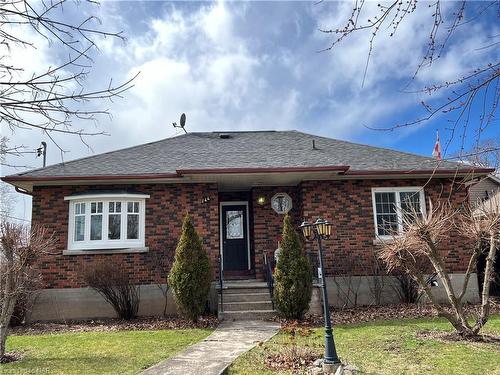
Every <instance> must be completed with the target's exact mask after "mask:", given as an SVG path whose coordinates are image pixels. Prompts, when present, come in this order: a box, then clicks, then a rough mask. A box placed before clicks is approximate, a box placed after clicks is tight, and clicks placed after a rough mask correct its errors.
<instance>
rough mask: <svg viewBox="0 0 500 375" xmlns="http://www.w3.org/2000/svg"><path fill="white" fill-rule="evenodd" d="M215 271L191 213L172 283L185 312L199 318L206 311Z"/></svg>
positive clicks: (175, 295)
mask: <svg viewBox="0 0 500 375" xmlns="http://www.w3.org/2000/svg"><path fill="white" fill-rule="evenodd" d="M211 281H212V270H211V268H210V261H209V259H208V254H207V252H206V251H205V249H204V248H203V245H202V242H201V239H200V237H199V236H198V233H196V229H195V228H194V225H193V222H192V220H191V218H190V216H189V215H186V217H185V218H184V222H183V223H182V234H181V238H180V239H179V243H178V244H177V249H175V258H174V264H173V266H172V269H171V270H170V274H169V275H168V284H169V285H170V286H171V288H172V292H173V294H174V299H175V302H176V303H177V306H178V307H179V309H180V311H181V313H182V314H183V315H184V316H186V317H187V318H189V319H191V320H193V321H197V320H198V317H199V316H200V315H201V314H202V313H203V311H204V310H205V306H206V302H207V298H208V293H209V292H210V282H211Z"/></svg>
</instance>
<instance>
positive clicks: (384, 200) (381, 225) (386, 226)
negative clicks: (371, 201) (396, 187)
mask: <svg viewBox="0 0 500 375" xmlns="http://www.w3.org/2000/svg"><path fill="white" fill-rule="evenodd" d="M375 209H376V215H377V233H378V234H379V235H380V236H387V235H391V234H394V233H395V232H396V231H397V229H398V215H397V213H396V194H395V193H393V192H384V193H375Z"/></svg>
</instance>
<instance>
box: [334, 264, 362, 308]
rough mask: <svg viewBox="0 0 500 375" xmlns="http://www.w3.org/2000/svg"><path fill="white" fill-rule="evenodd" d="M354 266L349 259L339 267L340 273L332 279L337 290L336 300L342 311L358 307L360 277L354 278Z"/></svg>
mask: <svg viewBox="0 0 500 375" xmlns="http://www.w3.org/2000/svg"><path fill="white" fill-rule="evenodd" d="M355 266H356V261H355V260H354V259H353V258H351V257H349V258H347V259H345V260H344V261H343V262H342V265H341V266H340V267H339V269H340V270H342V271H341V272H340V273H337V274H336V275H334V276H333V277H332V280H333V283H334V284H335V287H336V290H337V300H338V301H339V304H340V307H341V308H342V309H345V308H347V307H356V306H358V297H359V290H360V288H361V277H359V276H354V274H355V272H354V270H355Z"/></svg>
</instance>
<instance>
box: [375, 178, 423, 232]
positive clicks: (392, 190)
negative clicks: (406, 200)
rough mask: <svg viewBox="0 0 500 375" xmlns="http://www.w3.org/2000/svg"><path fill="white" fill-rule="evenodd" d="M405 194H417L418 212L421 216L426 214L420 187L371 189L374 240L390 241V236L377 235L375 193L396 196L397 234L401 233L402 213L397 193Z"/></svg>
mask: <svg viewBox="0 0 500 375" xmlns="http://www.w3.org/2000/svg"><path fill="white" fill-rule="evenodd" d="M407 192H417V193H418V194H419V200H420V212H421V213H422V215H425V214H426V207H425V193H424V188H423V187H422V186H404V187H377V188H372V207H373V223H374V225H375V238H379V239H381V240H387V239H391V238H392V237H393V236H392V235H380V234H378V223H377V203H376V201H375V193H395V195H396V215H397V220H398V233H399V234H402V233H403V230H404V228H403V212H402V210H401V196H400V194H399V193H407Z"/></svg>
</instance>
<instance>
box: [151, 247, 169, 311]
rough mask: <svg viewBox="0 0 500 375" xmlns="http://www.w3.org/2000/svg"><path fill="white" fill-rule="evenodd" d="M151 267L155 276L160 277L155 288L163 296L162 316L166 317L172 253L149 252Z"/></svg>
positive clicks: (166, 251)
mask: <svg viewBox="0 0 500 375" xmlns="http://www.w3.org/2000/svg"><path fill="white" fill-rule="evenodd" d="M150 254H151V255H150V256H151V262H152V267H153V269H154V270H155V273H156V274H157V275H160V279H159V280H158V281H157V282H156V286H157V287H158V289H159V290H160V292H161V294H162V295H163V299H164V303H163V313H162V314H163V316H164V317H166V316H167V308H168V292H169V290H170V285H169V284H168V278H167V275H168V271H169V270H170V268H171V267H172V263H173V252H172V251H168V250H163V251H160V250H158V251H152V252H150Z"/></svg>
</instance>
